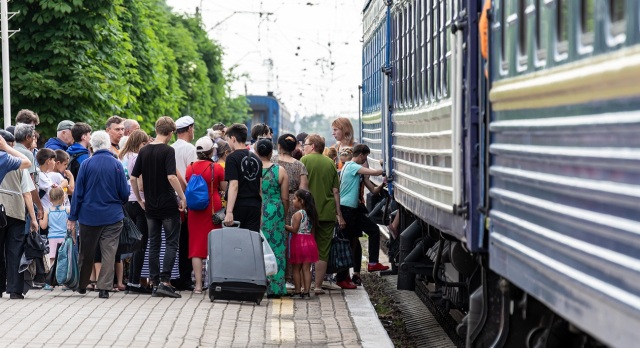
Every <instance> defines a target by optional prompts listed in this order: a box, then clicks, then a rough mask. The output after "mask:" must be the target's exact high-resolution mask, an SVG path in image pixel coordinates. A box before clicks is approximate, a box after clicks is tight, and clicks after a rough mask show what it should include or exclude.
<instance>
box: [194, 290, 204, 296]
mask: <svg viewBox="0 0 640 348" xmlns="http://www.w3.org/2000/svg"><path fill="white" fill-rule="evenodd" d="M193 293H194V294H196V295H200V294H202V290H198V289H193Z"/></svg>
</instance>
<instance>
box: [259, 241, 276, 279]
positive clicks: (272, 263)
mask: <svg viewBox="0 0 640 348" xmlns="http://www.w3.org/2000/svg"><path fill="white" fill-rule="evenodd" d="M260 235H261V236H262V252H263V253H264V269H265V271H266V273H267V276H272V275H274V274H276V273H278V262H277V261H276V255H275V254H274V253H273V249H271V246H270V245H269V241H267V238H265V236H264V233H262V231H260Z"/></svg>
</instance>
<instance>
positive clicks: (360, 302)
mask: <svg viewBox="0 0 640 348" xmlns="http://www.w3.org/2000/svg"><path fill="white" fill-rule="evenodd" d="M344 297H345V302H346V303H347V307H348V308H349V313H350V315H351V318H352V320H353V324H354V325H355V327H356V330H358V336H359V337H360V340H361V343H362V347H365V348H367V347H376V348H378V347H393V342H392V341H391V339H390V338H389V335H388V334H387V330H385V328H384V326H382V323H381V322H380V319H379V318H378V314H377V313H376V310H375V308H373V305H372V304H371V300H370V299H369V295H368V294H367V291H366V290H365V289H364V288H363V287H358V289H355V290H344Z"/></svg>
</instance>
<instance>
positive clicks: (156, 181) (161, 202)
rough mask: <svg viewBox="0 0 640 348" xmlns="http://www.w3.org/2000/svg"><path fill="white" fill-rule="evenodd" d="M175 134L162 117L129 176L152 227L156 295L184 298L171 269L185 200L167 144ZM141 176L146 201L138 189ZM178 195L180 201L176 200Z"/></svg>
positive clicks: (173, 126)
mask: <svg viewBox="0 0 640 348" xmlns="http://www.w3.org/2000/svg"><path fill="white" fill-rule="evenodd" d="M175 131H176V124H175V122H173V120H172V119H171V118H170V117H167V116H162V117H160V118H159V119H158V121H157V122H156V135H157V136H156V140H155V141H154V142H152V143H150V144H148V145H146V146H144V147H142V149H140V153H139V154H138V158H137V159H136V164H135V165H134V167H133V170H132V171H131V173H130V177H131V180H130V181H131V189H132V191H133V192H134V193H135V195H136V199H137V200H138V203H139V204H140V206H141V207H142V209H144V210H145V213H146V216H147V224H148V226H149V275H150V277H151V281H152V282H153V285H154V292H153V294H154V295H153V296H159V297H176V298H177V297H181V296H180V294H177V293H176V292H175V290H174V289H173V288H172V287H171V283H170V281H171V270H172V269H173V264H174V263H175V261H176V253H177V252H178V241H179V239H180V211H183V210H184V208H185V207H186V202H187V201H186V199H185V197H184V193H183V192H182V187H181V186H180V182H179V181H178V177H177V176H176V155H175V151H174V149H173V148H172V147H171V146H169V145H167V144H168V143H169V140H171V136H172V135H173V133H174V132H175ZM140 175H142V184H143V189H144V200H142V197H141V196H140V191H139V189H138V181H137V179H138V177H139V176H140ZM176 194H177V195H178V199H177V200H176ZM163 227H164V234H165V245H166V249H165V253H164V260H163V262H162V272H161V271H160V245H161V242H162V235H161V232H162V228H163Z"/></svg>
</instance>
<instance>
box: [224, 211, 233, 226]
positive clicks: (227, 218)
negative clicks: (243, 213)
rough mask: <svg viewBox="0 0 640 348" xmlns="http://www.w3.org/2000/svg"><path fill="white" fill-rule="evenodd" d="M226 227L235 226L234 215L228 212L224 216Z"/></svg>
mask: <svg viewBox="0 0 640 348" xmlns="http://www.w3.org/2000/svg"><path fill="white" fill-rule="evenodd" d="M224 225H225V226H231V225H233V213H232V212H230V211H228V210H227V214H225V216H224Z"/></svg>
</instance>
